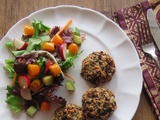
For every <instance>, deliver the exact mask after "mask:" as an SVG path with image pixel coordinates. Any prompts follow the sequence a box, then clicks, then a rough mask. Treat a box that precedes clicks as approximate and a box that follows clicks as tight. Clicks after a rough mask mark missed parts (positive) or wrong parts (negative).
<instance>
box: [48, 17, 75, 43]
mask: <svg viewBox="0 0 160 120" xmlns="http://www.w3.org/2000/svg"><path fill="white" fill-rule="evenodd" d="M71 23H72V19H70V20H69V21H68V22H67V23H66V24H65V25H64V26H63V27H62V29H60V30H59V31H58V32H57V33H56V34H55V35H54V37H53V38H52V39H51V42H53V43H54V44H55V45H58V44H62V43H63V39H62V38H61V36H60V34H61V33H62V32H63V31H64V30H65V29H66V28H67V27H68V26H69V25H70V24H71Z"/></svg>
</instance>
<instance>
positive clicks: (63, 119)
mask: <svg viewBox="0 0 160 120" xmlns="http://www.w3.org/2000/svg"><path fill="white" fill-rule="evenodd" d="M52 120H84V119H83V115H82V108H81V107H80V106H78V105H75V104H72V103H68V104H66V106H62V107H60V108H58V109H57V110H56V111H55V112H54V114H53V117H52Z"/></svg>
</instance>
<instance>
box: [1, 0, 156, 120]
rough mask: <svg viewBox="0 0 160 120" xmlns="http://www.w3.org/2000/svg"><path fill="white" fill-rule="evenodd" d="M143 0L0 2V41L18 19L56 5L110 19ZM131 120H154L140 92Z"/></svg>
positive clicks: (143, 95) (21, 0)
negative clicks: (83, 10) (95, 13)
mask: <svg viewBox="0 0 160 120" xmlns="http://www.w3.org/2000/svg"><path fill="white" fill-rule="evenodd" d="M142 1H143V0H1V4H0V39H1V38H2V37H3V36H4V35H5V34H6V33H7V31H8V30H9V29H10V27H11V26H13V25H14V24H15V23H16V22H18V21H19V20H20V19H22V18H24V17H26V16H28V15H29V14H31V13H32V12H34V11H36V10H39V9H42V8H46V7H53V6H57V5H76V6H81V7H86V8H90V9H94V10H96V11H99V12H101V13H103V14H104V15H106V16H107V17H109V18H111V16H112V15H113V13H114V11H116V10H119V9H122V8H125V7H128V6H131V5H134V4H136V3H139V2H142ZM133 120H155V117H154V115H153V113H152V111H151V108H150V105H149V102H148V101H147V98H146V96H145V92H144V91H142V94H141V100H140V104H139V106H138V109H137V112H136V113H135V115H134V118H133Z"/></svg>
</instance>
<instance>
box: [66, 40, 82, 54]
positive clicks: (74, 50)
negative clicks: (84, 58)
mask: <svg viewBox="0 0 160 120" xmlns="http://www.w3.org/2000/svg"><path fill="white" fill-rule="evenodd" d="M78 49H79V47H78V45H77V44H75V43H71V44H70V45H69V47H68V50H69V52H70V53H71V54H76V53H77V52H78Z"/></svg>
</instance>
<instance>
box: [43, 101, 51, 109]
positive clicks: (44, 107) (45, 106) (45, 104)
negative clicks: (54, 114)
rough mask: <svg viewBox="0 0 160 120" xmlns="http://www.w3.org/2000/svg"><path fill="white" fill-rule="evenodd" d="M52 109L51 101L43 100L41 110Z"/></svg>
mask: <svg viewBox="0 0 160 120" xmlns="http://www.w3.org/2000/svg"><path fill="white" fill-rule="evenodd" d="M50 109H51V103H49V102H47V101H44V102H42V104H41V110H44V111H50Z"/></svg>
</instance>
